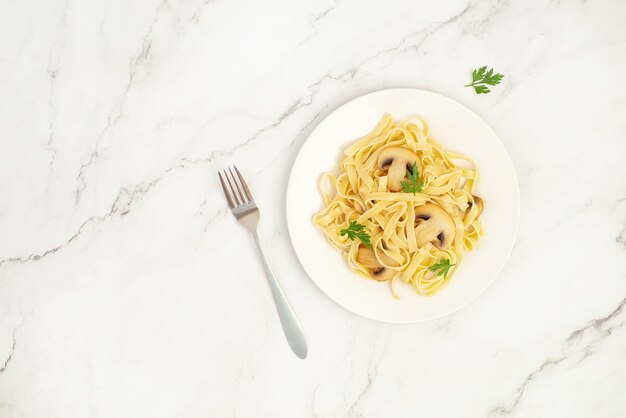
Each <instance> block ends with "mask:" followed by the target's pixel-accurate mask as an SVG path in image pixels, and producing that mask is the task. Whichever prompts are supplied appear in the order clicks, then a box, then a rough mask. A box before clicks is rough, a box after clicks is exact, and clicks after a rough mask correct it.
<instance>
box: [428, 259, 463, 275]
mask: <svg viewBox="0 0 626 418" xmlns="http://www.w3.org/2000/svg"><path fill="white" fill-rule="evenodd" d="M455 265H456V264H450V260H449V259H447V258H441V259H439V261H437V262H436V263H435V264H433V265H432V266H430V267H428V270H429V271H432V272H433V273H437V276H443V277H444V278H446V277H448V272H449V271H450V267H452V266H455Z"/></svg>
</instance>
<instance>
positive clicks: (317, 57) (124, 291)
mask: <svg viewBox="0 0 626 418" xmlns="http://www.w3.org/2000/svg"><path fill="white" fill-rule="evenodd" d="M624 22H626V3H624V2H622V1H617V0H615V1H599V0H589V1H586V2H578V1H551V2H550V1H530V2H524V1H518V2H513V1H508V2H507V1H499V2H490V1H480V2H479V1H470V2H469V3H468V2H467V0H458V1H450V2H426V1H424V2H416V1H411V0H404V1H395V2H362V1H354V0H352V1H349V0H336V1H334V2H333V1H320V2H309V3H304V2H284V1H279V0H272V1H266V2H255V1H245V2H244V1H237V2H232V1H231V2H229V1H223V0H209V1H168V0H165V1H162V0H158V1H150V0H144V1H133V2H126V1H107V2H97V1H84V2H79V1H72V0H70V1H45V2H34V1H23V2H2V3H0V35H1V36H0V51H1V53H0V191H1V198H0V237H1V239H0V260H1V261H0V418H17V417H19V418H22V417H23V418H39V417H42V418H43V417H45V418H54V417H63V418H68V417H95V418H100V417H133V418H135V417H149V418H156V417H230V416H234V417H347V416H350V417H360V416H363V417H415V416H419V417H460V416H463V417H498V416H514V417H589V416H594V417H617V416H624V414H625V413H626V412H625V411H626V384H625V382H626V327H624V326H623V325H624V322H625V321H626V307H625V303H626V164H625V163H626V134H625V132H626V25H625V24H624ZM483 64H489V65H491V66H493V67H495V68H496V69H497V70H499V71H501V72H503V73H504V74H505V75H506V78H505V80H504V82H503V83H502V84H501V85H500V86H498V87H496V88H494V91H493V93H491V94H489V95H485V96H477V95H475V94H474V93H473V92H472V91H471V90H470V89H467V88H463V85H464V84H466V83H467V82H468V81H467V80H468V77H469V72H470V71H471V69H472V68H474V67H476V66H480V65H483ZM406 86H409V87H420V88H426V89H431V90H434V91H438V92H441V93H444V94H447V95H449V96H451V97H452V98H455V99H457V100H459V101H460V102H462V103H464V104H466V105H467V106H469V107H470V108H472V109H474V110H475V111H476V112H477V113H478V114H480V115H481V116H483V117H484V118H485V119H486V120H487V121H488V123H489V124H491V125H492V127H493V128H494V129H495V130H496V132H498V134H499V135H500V137H501V138H502V140H503V142H504V143H505V146H506V147H507V149H508V150H509V152H510V154H511V157H512V159H513V162H514V164H515V167H516V170H517V172H518V175H519V180H520V186H521V193H522V220H521V225H520V233H519V237H518V241H517V244H516V246H515V249H514V251H513V254H512V256H511V258H510V260H509V262H508V264H507V266H506V267H505V269H504V271H503V272H502V274H501V275H500V277H499V278H498V279H497V280H496V281H495V283H494V284H493V286H492V287H491V288H490V289H489V290H488V291H487V292H485V293H484V294H483V295H482V296H481V297H480V298H478V299H477V300H476V301H474V302H473V303H471V304H470V305H469V306H467V307H465V308H463V309H462V310H460V311H459V312H457V313H455V314H453V315H451V316H449V317H447V318H444V319H441V320H437V321H433V322H429V323H425V324H420V325H410V326H392V325H386V324H380V323H376V322H372V321H369V320H365V319H362V318H359V317H357V316H354V315H352V314H350V313H348V312H346V311H345V310H343V309H342V308H340V307H338V306H336V305H335V304H333V302H331V301H330V300H329V299H328V298H327V297H325V296H324V295H323V294H322V293H321V292H320V291H319V290H318V289H317V288H316V287H315V286H314V285H313V284H312V282H311V281H310V280H309V279H308V278H307V276H306V275H305V274H304V272H303V271H302V269H301V267H300V266H299V264H298V263H297V261H296V259H295V256H294V253H293V250H292V249H291V246H290V242H289V239H288V236H287V230H286V225H285V220H284V218H285V213H284V199H285V186H286V177H287V175H288V172H289V170H290V167H291V164H292V162H293V159H294V157H295V154H296V153H297V151H298V149H299V147H300V146H301V144H302V142H303V140H304V139H305V138H306V135H307V133H308V132H309V131H310V129H311V127H312V126H313V125H315V124H316V123H317V122H319V120H320V118H322V117H323V116H324V115H326V114H328V112H330V111H331V110H332V109H333V108H335V107H336V106H338V105H339V104H341V103H343V102H345V101H347V100H349V99H350V98H353V97H355V96H358V95H360V94H363V93H365V92H370V91H373V90H377V89H381V88H388V87H406ZM232 162H236V163H237V164H238V165H239V166H240V167H241V168H243V170H244V172H245V173H246V174H247V176H248V177H249V178H250V179H252V181H251V183H252V187H253V188H254V191H255V193H256V196H257V198H258V201H259V202H260V204H261V205H262V208H263V210H264V213H265V219H264V222H263V225H262V235H263V238H264V240H265V242H266V243H267V246H268V247H269V249H270V251H269V253H270V254H269V256H270V257H271V259H272V260H273V263H274V266H275V270H276V272H277V274H278V276H279V277H280V278H281V279H282V283H283V286H284V288H285V290H286V292H287V293H288V295H289V297H290V299H291V301H292V303H293V305H294V308H295V309H296V311H297V313H298V314H299V317H300V319H301V321H302V324H303V326H304V328H305V330H306V333H307V337H308V340H309V357H308V358H307V359H306V360H305V361H301V360H299V359H297V358H296V357H295V356H294V355H292V354H291V352H290V351H289V348H288V346H287V344H286V343H285V340H284V338H283V335H282V331H281V329H280V325H279V322H278V319H277V316H276V314H275V311H274V306H273V304H272V303H271V300H270V294H269V291H268V289H267V286H266V283H265V281H264V279H263V276H262V271H261V268H260V262H259V261H258V260H257V259H256V258H253V255H254V252H253V251H254V249H253V244H252V241H251V240H250V239H249V237H248V236H247V235H246V234H245V233H244V231H242V230H240V229H238V228H237V227H236V226H235V223H234V221H233V219H232V217H231V215H230V214H229V213H227V212H226V210H225V202H224V199H223V196H222V194H221V191H220V189H219V185H218V182H217V178H216V176H215V172H216V170H218V169H219V168H222V167H224V166H225V165H226V164H229V163H232Z"/></svg>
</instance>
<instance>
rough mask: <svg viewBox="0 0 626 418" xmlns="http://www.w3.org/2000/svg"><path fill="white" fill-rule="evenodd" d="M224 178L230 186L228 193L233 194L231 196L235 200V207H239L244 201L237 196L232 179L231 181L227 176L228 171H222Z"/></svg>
mask: <svg viewBox="0 0 626 418" xmlns="http://www.w3.org/2000/svg"><path fill="white" fill-rule="evenodd" d="M224 177H226V180H227V181H228V184H229V185H230V191H231V192H232V193H233V196H234V198H235V202H236V203H237V206H241V205H243V203H244V201H243V199H242V198H241V197H240V196H239V193H237V189H236V188H235V186H234V185H233V181H234V180H235V179H234V178H233V179H232V180H231V179H230V176H229V175H228V171H226V170H224Z"/></svg>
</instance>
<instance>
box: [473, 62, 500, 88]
mask: <svg viewBox="0 0 626 418" xmlns="http://www.w3.org/2000/svg"><path fill="white" fill-rule="evenodd" d="M503 77H504V76H503V75H502V74H500V73H497V74H494V73H493V68H490V69H489V71H487V66H486V65H485V66H483V67H480V68H479V69H477V70H474V71H473V72H472V82H471V83H470V84H466V85H465V87H474V91H475V92H476V94H487V93H489V92H490V91H491V90H489V87H487V86H486V85H485V84H488V85H490V86H495V85H497V84H500V81H501V80H502V78H503Z"/></svg>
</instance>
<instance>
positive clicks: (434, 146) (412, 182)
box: [313, 114, 483, 297]
mask: <svg viewBox="0 0 626 418" xmlns="http://www.w3.org/2000/svg"><path fill="white" fill-rule="evenodd" d="M415 169H417V172H415ZM417 178H419V182H416V179H417ZM479 180H480V176H479V171H478V166H477V165H476V163H475V162H474V161H473V160H472V159H471V158H469V157H467V156H465V155H462V154H458V153H455V152H452V151H448V150H445V149H444V148H443V147H442V146H441V145H440V144H439V143H438V142H436V141H435V140H434V139H433V138H431V137H430V136H429V129H428V124H427V123H426V121H425V120H424V119H423V118H421V117H418V116H411V117H408V118H406V119H403V120H399V121H395V120H394V119H393V117H392V116H391V115H388V114H386V115H384V116H383V117H382V119H381V120H380V122H378V124H377V125H376V127H375V128H374V130H372V131H371V132H370V133H369V134H367V135H365V136H364V137H362V138H361V139H359V140H357V141H356V142H355V143H354V144H352V145H350V146H349V147H348V148H347V149H346V150H345V151H344V156H343V158H342V159H341V161H340V163H339V174H338V175H335V174H333V173H330V172H326V173H323V174H322V175H321V177H320V180H319V189H320V192H321V194H322V197H323V200H324V208H323V209H322V210H321V211H320V212H319V213H317V214H316V215H315V216H314V217H313V221H314V223H315V224H316V225H317V226H318V227H319V228H321V230H322V231H323V233H324V235H325V236H326V238H327V240H328V241H329V242H330V244H331V245H333V246H334V247H335V248H337V249H339V250H340V251H341V252H342V254H343V255H344V257H345V258H346V260H347V263H348V266H349V267H350V268H351V269H352V270H353V271H355V272H356V273H357V274H359V275H361V276H363V277H367V278H373V279H375V280H379V281H389V282H390V286H391V291H392V293H393V295H394V296H396V297H397V292H396V291H395V286H397V282H398V281H399V280H401V281H402V282H403V283H405V284H410V285H412V286H413V288H414V289H415V291H416V292H417V293H418V294H420V295H424V296H431V295H434V294H436V293H437V292H438V291H439V290H441V289H442V287H443V286H444V285H445V284H446V283H447V282H448V281H450V280H451V279H452V278H453V276H454V273H455V272H456V270H457V268H458V266H459V264H460V263H461V260H462V257H463V253H464V252H465V251H466V250H472V249H474V248H476V247H477V244H478V240H479V238H480V237H481V236H482V234H483V230H482V226H481V223H480V220H479V217H480V215H481V213H482V210H483V201H482V199H481V198H480V197H478V196H476V195H475V191H476V187H477V186H478V182H479ZM328 186H330V190H328ZM327 191H328V193H327ZM355 236H356V237H357V238H355ZM368 244H369V245H368ZM446 263H447V264H446ZM438 266H439V267H438ZM442 266H443V267H442ZM446 266H447V267H446Z"/></svg>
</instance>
